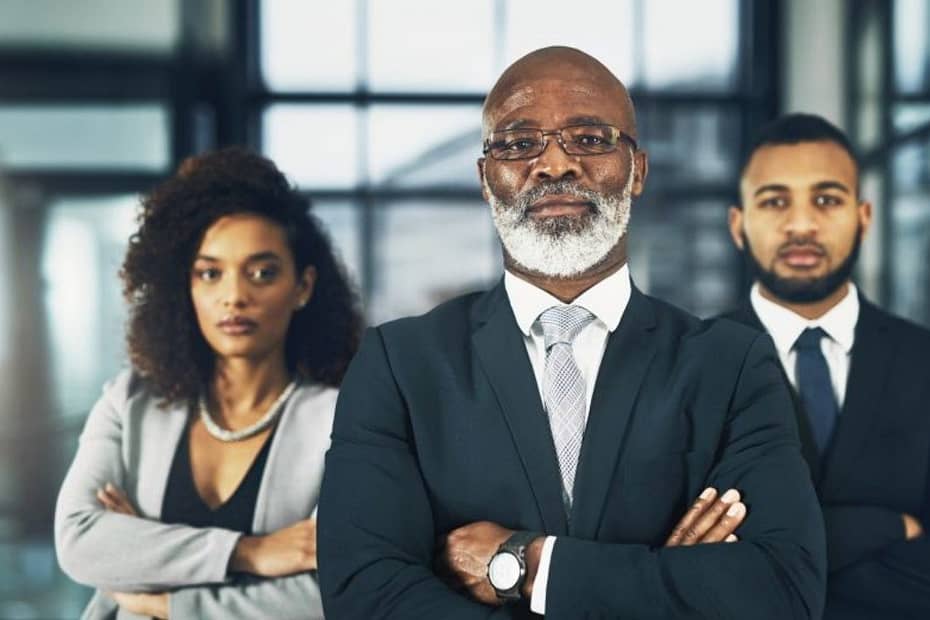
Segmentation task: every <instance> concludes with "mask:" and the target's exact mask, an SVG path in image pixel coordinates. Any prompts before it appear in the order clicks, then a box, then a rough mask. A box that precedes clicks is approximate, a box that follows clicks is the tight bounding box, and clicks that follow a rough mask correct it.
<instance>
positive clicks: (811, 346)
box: [794, 327, 829, 351]
mask: <svg viewBox="0 0 930 620" xmlns="http://www.w3.org/2000/svg"><path fill="white" fill-rule="evenodd" d="M825 337H827V338H828V337H829V336H827V332H825V331H823V330H822V329H821V328H819V327H808V328H807V329H805V330H804V331H803V332H801V335H800V336H798V339H797V340H795V341H794V348H795V349H797V350H798V351H811V350H818V351H819V350H820V341H821V340H822V339H823V338H825Z"/></svg>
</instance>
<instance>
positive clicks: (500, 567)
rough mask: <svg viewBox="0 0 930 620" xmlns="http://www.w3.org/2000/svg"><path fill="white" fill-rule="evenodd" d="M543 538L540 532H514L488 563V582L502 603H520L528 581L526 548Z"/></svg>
mask: <svg viewBox="0 0 930 620" xmlns="http://www.w3.org/2000/svg"><path fill="white" fill-rule="evenodd" d="M540 536H542V534H540V533H538V532H514V533H513V534H512V535H511V536H510V538H508V539H507V541H506V542H505V543H504V544H502V545H501V546H500V547H498V548H497V553H495V554H494V555H493V556H491V561H490V562H488V581H489V582H491V587H493V588H494V592H496V593H497V598H499V599H501V600H502V601H518V600H520V599H521V598H522V596H523V592H522V591H523V582H524V581H526V548H527V546H528V545H529V544H530V543H531V542H533V541H534V540H536V539H537V538H539V537H540Z"/></svg>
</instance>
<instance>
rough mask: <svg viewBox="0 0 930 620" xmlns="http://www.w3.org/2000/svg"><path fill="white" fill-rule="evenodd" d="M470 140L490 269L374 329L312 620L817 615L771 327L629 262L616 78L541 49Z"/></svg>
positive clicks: (325, 495) (584, 61)
mask: <svg viewBox="0 0 930 620" xmlns="http://www.w3.org/2000/svg"><path fill="white" fill-rule="evenodd" d="M483 133H484V138H485V139H484V145H483V156H482V157H481V158H480V159H479V160H478V174H479V179H480V182H481V185H482V190H483V195H484V197H485V199H486V200H487V201H488V203H489V204H490V207H491V209H490V210H491V217H492V218H493V221H494V223H495V226H496V227H497V230H498V234H499V236H500V239H501V245H502V248H503V255H504V267H505V274H504V277H503V279H502V280H501V282H500V283H498V285H497V286H495V287H494V288H493V289H491V290H490V291H488V292H485V293H480V294H473V295H467V296H464V297H461V298H458V299H455V300H452V301H450V302H447V303H445V304H443V305H441V306H439V307H437V308H436V309H434V310H433V311H431V312H429V313H427V314H425V315H423V316H420V317H416V318H407V319H401V320H399V321H394V322H391V323H387V324H385V325H381V326H379V327H376V328H372V329H370V330H369V331H368V332H367V333H366V335H365V337H364V340H363V343H362V345H361V348H360V350H359V353H358V355H357V357H356V358H355V360H354V362H353V363H352V366H351V367H350V369H349V372H348V374H347V375H346V378H345V381H344V383H343V386H342V390H341V392H340V397H339V402H338V405H337V408H336V419H335V423H334V428H333V436H332V448H331V449H330V451H329V453H328V455H327V459H326V471H325V474H324V480H323V486H322V490H321V498H320V512H319V525H318V537H319V538H318V545H319V563H320V585H321V591H322V595H323V605H324V611H325V613H326V614H327V616H328V617H333V618H339V619H355V618H358V619H365V620H369V619H373V618H398V619H404V620H410V619H417V618H424V619H440V618H441V619H443V620H446V619H463V620H464V619H472V618H474V619H479V618H480V619H485V618H500V619H503V618H532V617H539V615H546V616H548V617H550V618H560V619H561V618H621V617H622V618H763V619H765V618H772V619H778V620H784V619H786V618H819V617H820V613H821V610H822V606H823V598H824V584H825V558H824V538H823V524H822V518H821V514H820V511H819V509H818V505H817V498H816V496H815V494H814V491H813V489H812V487H811V482H810V478H809V475H808V472H807V468H806V465H805V463H804V460H803V458H802V456H801V452H800V448H799V441H798V436H797V429H796V426H795V421H794V418H793V413H792V412H793V409H792V401H791V397H790V394H789V391H788V389H787V387H786V386H785V384H784V382H783V381H782V378H781V375H780V370H779V366H778V364H779V362H778V358H777V356H776V353H775V350H774V348H773V346H772V343H771V340H770V339H769V338H768V336H765V335H764V334H760V333H758V332H754V331H753V330H751V329H749V328H746V327H743V326H739V325H737V324H735V323H732V322H730V321H718V322H715V323H707V322H703V321H701V320H699V319H697V318H695V317H693V316H690V315H689V314H687V313H685V312H684V311H682V310H679V309H677V308H674V307H672V306H670V305H668V304H666V303H664V302H662V301H660V300H658V299H655V298H652V297H649V296H647V295H644V294H643V293H641V292H640V291H639V290H638V289H637V288H636V287H635V285H634V284H633V283H632V281H631V279H630V274H629V267H628V265H627V238H628V232H629V231H628V224H629V220H630V214H631V208H632V201H633V199H634V198H636V197H637V196H640V195H641V194H642V192H643V188H644V185H645V181H646V176H647V172H648V159H647V156H646V153H645V151H644V150H642V149H640V148H639V144H638V141H637V132H636V120H635V114H634V109H633V104H632V102H631V101H630V98H629V95H628V94H627V91H626V89H625V88H624V86H623V84H622V83H621V82H620V81H619V80H618V79H617V78H616V77H615V76H614V75H612V74H611V73H610V71H609V70H607V69H606V68H605V67H604V66H603V65H602V64H601V63H600V62H598V61H597V60H596V59H594V58H592V57H590V56H588V55H586V54H584V53H583V52H580V51H578V50H575V49H570V48H563V47H556V48H545V49H541V50H537V51H535V52H533V53H531V54H529V55H527V56H525V57H523V58H521V59H520V60H518V61H517V62H515V63H514V64H513V65H511V66H510V67H509V68H508V69H507V70H506V71H505V72H504V74H503V75H502V76H501V77H500V79H499V80H498V82H497V84H496V85H495V86H494V88H493V89H492V90H491V92H490V93H489V94H488V97H487V100H486V102H485V106H484V116H483ZM695 498H696V499H695Z"/></svg>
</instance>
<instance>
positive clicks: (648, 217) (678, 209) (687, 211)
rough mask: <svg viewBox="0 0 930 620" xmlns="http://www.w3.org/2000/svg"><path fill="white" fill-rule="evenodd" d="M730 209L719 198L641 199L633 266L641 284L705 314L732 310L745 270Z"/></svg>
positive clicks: (632, 243)
mask: <svg viewBox="0 0 930 620" xmlns="http://www.w3.org/2000/svg"><path fill="white" fill-rule="evenodd" d="M727 207H728V204H727V202H725V201H713V200H700V201H688V202H678V203H669V204H664V205H661V206H660V205H655V204H653V203H652V202H644V201H641V200H640V201H636V202H635V203H634V205H633V217H632V221H631V230H630V269H631V272H632V274H633V278H634V281H635V282H636V284H637V286H640V287H641V288H643V289H644V290H646V291H648V292H649V293H650V294H652V295H655V296H657V297H659V298H660V299H664V300H667V301H669V302H671V303H673V304H675V305H677V306H680V307H682V308H685V309H687V310H689V311H691V312H693V313H695V314H697V315H699V316H705V317H706V316H711V315H713V314H717V313H719V312H721V311H724V310H727V309H729V308H730V307H731V306H732V305H733V304H734V303H735V300H736V298H737V292H738V291H737V290H736V286H737V285H738V283H739V273H740V272H739V263H738V255H737V253H736V252H735V250H734V249H733V244H732V242H731V240H730V236H729V233H728V231H727V226H726V214H727Z"/></svg>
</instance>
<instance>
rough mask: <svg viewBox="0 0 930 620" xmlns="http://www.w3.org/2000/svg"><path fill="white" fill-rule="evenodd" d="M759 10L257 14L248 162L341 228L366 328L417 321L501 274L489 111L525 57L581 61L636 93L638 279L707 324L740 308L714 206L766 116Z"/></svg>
mask: <svg viewBox="0 0 930 620" xmlns="http://www.w3.org/2000/svg"><path fill="white" fill-rule="evenodd" d="M771 4H774V3H771ZM769 5H770V3H765V2H740V1H738V0H705V1H702V2H700V3H696V2H678V1H674V0H649V1H646V0H617V1H615V2H600V1H594V0H577V1H576V2H573V3H572V12H571V14H566V13H565V11H564V3H562V2H557V1H555V0H475V1H469V2H460V3H451V2H444V3H439V2H432V1H430V0H392V1H390V2H384V1H379V0H352V1H348V2H338V3H333V2H328V1H326V0H263V1H262V2H261V3H260V7H259V8H260V11H259V19H260V27H259V28H257V29H256V36H257V37H258V44H257V45H256V47H257V50H258V55H259V58H258V62H257V63H256V64H257V66H258V67H259V69H260V70H259V72H258V75H256V76H254V78H255V79H254V82H253V83H252V84H251V85H250V88H249V90H250V92H251V93H252V97H251V99H252V101H253V102H254V106H255V107H254V110H253V112H254V117H255V118H257V119H258V125H259V131H258V134H259V135H260V142H261V148H262V149H263V150H264V152H265V153H266V154H267V155H269V156H270V157H271V158H273V159H275V160H276V161H277V162H279V163H280V164H281V166H282V167H283V168H284V169H285V170H286V171H287V172H288V174H289V175H290V176H291V178H292V179H293V180H294V181H295V182H297V183H299V184H300V186H301V187H302V188H303V189H304V190H306V191H307V192H308V193H309V194H310V195H311V196H314V197H317V201H318V202H319V203H320V204H321V205H327V214H326V215H325V216H324V219H327V218H329V217H333V216H334V215H335V213H336V211H337V210H338V209H339V208H344V209H347V210H349V211H351V215H350V216H345V217H341V218H339V224H337V225H336V227H335V228H334V234H335V236H336V237H337V240H340V241H341V239H342V238H348V239H352V241H350V247H351V248H352V252H351V253H350V257H349V258H350V264H351V263H352V261H354V260H357V261H358V263H356V264H352V267H353V272H354V273H356V274H358V276H359V278H360V285H361V290H362V291H363V293H364V298H365V301H366V306H367V313H368V317H369V319H370V320H372V321H375V322H378V321H382V320H386V319H390V318H394V317H396V316H400V315H404V314H410V313H418V312H423V311H425V310H427V309H428V308H430V307H432V306H433V305H435V304H436V303H437V302H438V301H441V300H443V299H446V298H448V297H450V296H454V295H456V294H459V293H461V292H464V291H466V290H471V289H475V288H484V287H487V286H488V285H490V284H491V283H493V281H494V280H495V279H496V278H497V277H498V276H499V274H500V260H499V250H498V248H497V244H496V241H495V236H494V231H493V227H492V224H491V221H490V216H489V214H488V212H487V209H486V207H485V205H484V203H483V201H482V200H481V197H480V193H479V185H478V180H477V175H476V166H475V160H476V159H477V158H478V156H479V155H480V145H481V128H480V106H481V102H482V100H483V97H484V94H485V93H486V92H487V90H488V89H489V88H490V87H491V85H492V84H493V81H494V79H495V78H496V76H497V75H499V74H500V72H501V71H502V70H503V69H504V68H505V67H506V66H507V65H508V64H510V63H511V62H512V61H513V60H515V59H517V58H519V57H520V56H522V55H523V54H525V53H527V52H529V51H531V50H533V49H535V48H538V47H541V46H546V45H554V44H559V45H571V46H574V47H578V48H580V49H583V50H585V51H587V52H589V53H591V54H593V55H595V56H596V57H598V58H599V59H600V60H602V61H603V62H604V63H605V64H606V65H607V66H608V67H610V68H611V69H612V70H613V71H614V72H615V73H616V74H617V75H618V76H619V77H620V78H621V79H622V80H623V81H624V82H625V83H626V84H627V85H628V87H630V89H631V90H632V92H633V98H634V101H635V103H636V105H637V111H638V115H639V129H640V136H641V143H642V145H643V146H644V148H645V149H646V150H647V151H648V152H649V155H650V162H651V167H650V175H649V179H648V182H647V191H646V194H645V195H644V196H643V197H641V198H640V199H639V200H638V201H637V204H636V205H635V206H634V214H633V233H632V235H631V243H632V247H631V266H632V270H633V273H634V277H635V279H636V281H637V282H638V284H639V285H640V286H642V287H644V288H646V289H647V290H648V291H650V292H653V293H655V294H658V295H660V296H662V297H665V298H668V299H671V300H673V301H675V302H677V303H679V304H681V305H683V306H685V307H687V308H690V309H692V310H693V311H695V312H698V313H701V314H709V313H712V312H716V311H719V310H721V309H722V308H724V307H725V306H727V305H728V304H729V303H731V302H732V301H733V300H734V299H735V297H736V295H737V293H738V289H739V286H740V279H739V277H738V276H737V275H734V274H738V273H739V267H738V265H736V264H735V256H736V255H735V253H734V252H733V251H732V250H731V249H730V242H729V239H728V237H727V233H726V228H725V218H726V207H727V205H728V204H729V202H730V199H731V196H732V195H733V194H734V190H735V187H736V175H737V170H736V168H737V166H738V160H739V155H740V151H741V147H742V145H743V144H744V141H745V136H746V133H747V131H749V130H751V129H752V128H753V127H754V126H755V125H756V124H758V122H759V121H760V120H764V119H766V118H767V117H769V116H770V115H771V113H772V111H773V110H774V109H775V101H774V99H773V90H774V89H773V87H772V84H773V79H774V75H773V73H774V72H770V71H768V66H767V65H766V64H765V62H766V59H767V58H770V51H771V50H770V45H771V41H770V40H769V38H768V37H769V30H768V24H770V23H774V15H773V13H772V7H771V6H769ZM573 21H579V22H580V23H578V24H574V25H573V24H572V22H573ZM696 23H701V24H714V27H713V28H694V27H693V26H694V24H696ZM352 226H357V232H355V233H353V232H351V230H350V228H351V227H352ZM356 240H357V242H356ZM356 248H357V250H358V253H357V254H356Z"/></svg>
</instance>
